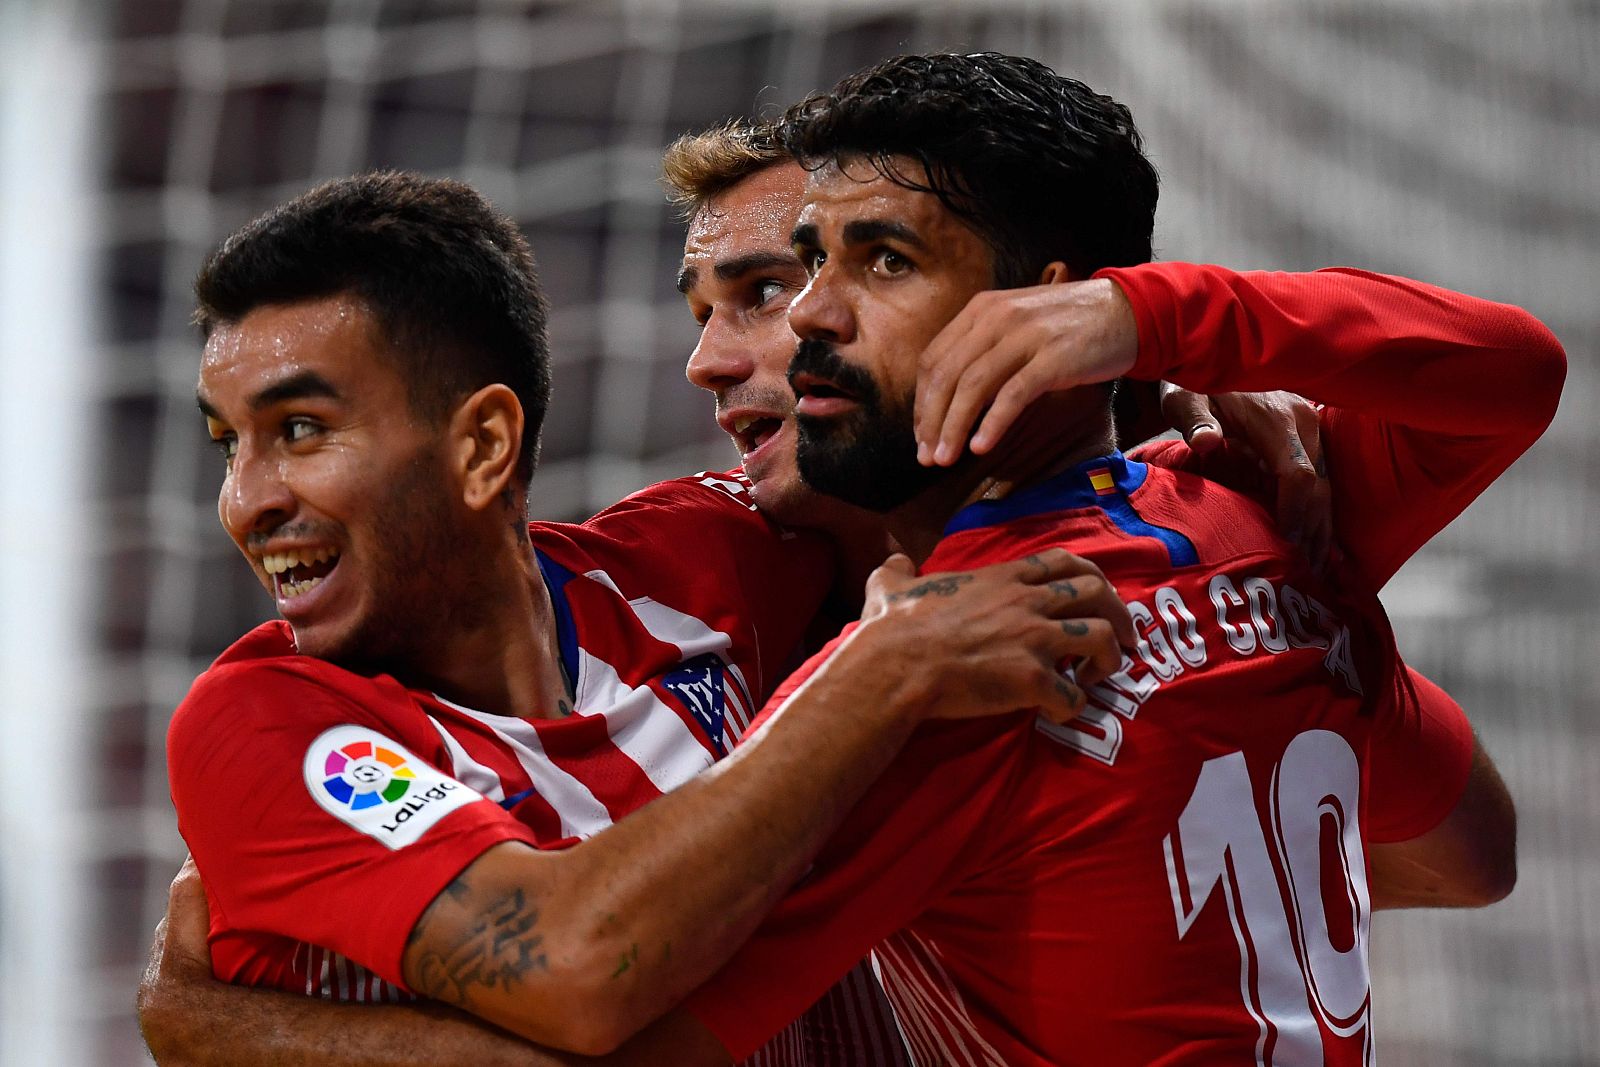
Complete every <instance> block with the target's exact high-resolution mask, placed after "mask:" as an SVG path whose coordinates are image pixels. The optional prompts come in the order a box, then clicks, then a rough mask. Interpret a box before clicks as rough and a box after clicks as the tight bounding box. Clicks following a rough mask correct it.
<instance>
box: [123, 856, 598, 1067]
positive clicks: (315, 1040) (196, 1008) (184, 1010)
mask: <svg viewBox="0 0 1600 1067" xmlns="http://www.w3.org/2000/svg"><path fill="white" fill-rule="evenodd" d="M206 928H207V915H206V899H205V890H204V888H203V887H202V886H201V884H200V874H199V872H198V871H197V870H196V869H195V866H194V862H193V861H192V860H191V861H188V862H186V863H185V864H184V865H183V869H182V870H181V871H179V872H178V876H177V877H176V878H175V879H173V882H172V890H171V892H170V893H169V895H168V898H167V915H166V918H164V919H163V920H162V921H161V925H160V926H158V927H157V928H156V938H155V946H154V948H153V949H152V951H151V955H150V963H149V965H148V967H147V968H146V969H145V975H144V980H143V981H142V982H141V983H140V985H139V997H138V1010H139V1027H140V1030H141V1031H142V1032H143V1033H144V1037H145V1041H146V1043H147V1044H148V1045H149V1046H150V1053H151V1055H153V1056H154V1057H155V1060H156V1062H157V1063H159V1064H161V1067H305V1065H306V1064H310V1063H316V1062H323V1063H329V1064H334V1063H337V1064H345V1065H349V1067H441V1065H445V1064H471V1065H472V1067H557V1065H560V1064H566V1063H573V1062H580V1061H579V1060H578V1058H576V1057H573V1056H571V1055H570V1054H560V1055H558V1054H554V1053H550V1054H546V1053H543V1052H540V1051H539V1050H538V1049H535V1048H534V1047H533V1046H531V1045H529V1044H527V1043H526V1042H524V1041H521V1040H519V1039H518V1038H515V1037H512V1036H511V1035H510V1034H507V1033H506V1032H505V1031H504V1030H500V1029H498V1028H496V1027H494V1026H490V1025H489V1024H488V1023H485V1022H482V1021H480V1020H478V1019H474V1018H473V1017H472V1016H470V1015H467V1014H465V1013H464V1012H460V1011H457V1010H455V1009H454V1008H448V1007H445V1006H444V1005H442V1004H433V1003H420V1004H413V1005H408V1006H400V1005H389V1004H382V1005H369V1004H337V1003H334V1002H332V1001H326V1000H320V999H314V998H311V997H303V996H297V995H295V994H293V993H280V992H278V991H276V990H268V989H248V988H246V987H244V986H235V985H228V984H226V983H224V982H219V981H217V980H216V979H215V978H213V977H212V976H211V955H210V953H209V951H208V950H207V947H206Z"/></svg>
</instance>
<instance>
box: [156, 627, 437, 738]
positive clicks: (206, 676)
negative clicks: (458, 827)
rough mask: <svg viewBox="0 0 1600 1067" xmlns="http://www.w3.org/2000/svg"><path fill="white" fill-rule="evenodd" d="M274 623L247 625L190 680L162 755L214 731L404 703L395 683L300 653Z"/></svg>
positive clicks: (271, 726)
mask: <svg viewBox="0 0 1600 1067" xmlns="http://www.w3.org/2000/svg"><path fill="white" fill-rule="evenodd" d="M277 625H278V624H274V623H268V624H267V625H266V626H263V627H259V628H257V629H256V630H253V631H251V633H249V634H247V635H245V637H243V638H241V639H240V640H239V641H238V642H235V643H234V645H233V646H231V647H230V648H229V649H228V650H227V651H226V652H224V653H223V654H222V655H221V656H220V657H218V659H217V661H216V662H215V663H213V664H212V665H211V667H210V668H208V669H207V670H206V671H205V672H204V673H203V674H201V675H200V676H199V677H198V678H196V679H195V681H194V684H193V685H192V686H191V687H190V689H189V693H188V695H187V696H185V697H184V699H183V702H182V703H181V704H179V705H178V709H177V712H176V713H175V714H174V715H173V718H172V724H171V726H170V728H169V731H168V746H169V758H177V757H180V756H181V755H182V753H183V752H184V751H186V749H187V747H188V746H191V745H194V744H196V743H200V742H204V743H205V745H206V747H211V745H213V744H214V743H215V742H216V740H217V739H218V737H219V735H227V736H238V737H253V738H258V739H259V738H265V737H270V736H272V735H274V734H281V733H285V732H293V733H296V734H303V733H305V732H306V731H308V730H309V731H311V732H316V731H319V730H321V729H324V728H326V727H327V726H330V725H333V724H334V723H335V722H336V721H352V720H364V721H373V722H382V721H385V720H386V719H392V718H393V714H394V709H395V708H397V707H402V706H405V707H409V706H410V705H409V701H408V699H407V696H406V692H405V690H404V688H403V687H401V686H400V684H399V683H398V682H395V681H394V680H393V679H390V678H387V677H377V678H369V677H366V676H364V675H359V674H355V673H353V672H351V671H347V670H345V669H343V668H341V667H338V666H335V665H334V664H332V663H328V662H326V661H325V660H319V659H315V658H313V657H311V656H302V655H300V654H299V653H297V652H295V651H294V650H293V645H292V643H291V642H288V641H286V639H285V637H284V634H283V633H280V632H277V630H276V627H277ZM286 631H287V628H286V627H285V628H284V632H286Z"/></svg>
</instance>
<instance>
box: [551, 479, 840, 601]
mask: <svg viewBox="0 0 1600 1067" xmlns="http://www.w3.org/2000/svg"><path fill="white" fill-rule="evenodd" d="M529 530H530V535H531V537H532V539H533V542H534V544H535V545H536V546H537V547H538V548H539V550H540V551H541V552H545V553H546V554H547V555H549V556H550V557H551V558H552V559H554V560H555V561H556V562H558V563H560V564H561V565H562V566H563V567H565V568H566V569H568V570H570V571H572V572H573V573H576V574H583V573H587V572H589V571H593V570H602V571H605V572H607V573H608V574H611V575H613V576H615V577H616V578H617V579H618V580H619V581H621V582H623V589H624V591H625V592H627V593H628V595H629V596H636V595H639V594H640V592H643V593H649V592H650V591H651V590H652V589H654V588H660V587H662V586H665V587H667V588H676V587H677V586H678V585H680V584H682V583H684V582H690V581H700V580H702V579H703V578H704V577H705V575H706V574H707V573H709V572H712V571H715V570H717V569H721V570H728V569H730V568H732V569H737V568H740V567H743V566H752V567H754V568H755V569H756V570H757V571H758V572H760V571H765V570H766V569H768V568H769V567H785V566H792V567H795V568H799V569H804V570H807V571H811V572H813V573H815V570H816V569H817V568H819V567H824V566H829V567H831V565H832V558H833V549H832V546H831V545H830V544H829V543H828V542H827V541H825V540H823V539H822V538H821V537H819V536H818V535H816V534H813V533H809V532H806V531H794V530H789V529H786V528H784V527H782V526H779V525H778V524H777V523H774V522H772V521H770V520H769V519H767V517H766V516H765V515H763V514H762V513H761V512H760V511H758V510H757V509H756V506H755V502H754V500H753V499H752V497H751V495H750V483H749V481H748V480H747V479H746V478H745V476H744V473H743V471H740V470H732V471H723V472H702V473H700V474H695V475H690V476H689V477H685V478H675V479H672V480H670V481H664V482H657V483H656V484H654V485H650V486H646V487H645V488H643V489H641V490H639V491H638V492H636V493H632V494H630V495H629V496H627V497H624V498H623V499H622V500H621V501H619V502H617V503H616V504H613V505H612V506H611V507H608V508H606V509H605V510H604V511H601V512H600V513H598V514H597V515H595V516H594V517H593V518H591V519H589V520H587V521H585V522H582V523H544V522H535V523H532V524H530V526H529Z"/></svg>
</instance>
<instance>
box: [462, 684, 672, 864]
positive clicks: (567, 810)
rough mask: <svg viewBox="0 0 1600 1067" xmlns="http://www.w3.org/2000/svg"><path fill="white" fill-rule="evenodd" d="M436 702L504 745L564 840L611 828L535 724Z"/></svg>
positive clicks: (607, 817) (600, 807) (607, 816)
mask: <svg viewBox="0 0 1600 1067" xmlns="http://www.w3.org/2000/svg"><path fill="white" fill-rule="evenodd" d="M435 698H436V699H437V700H438V701H439V702H440V703H441V704H448V705H449V706H450V707H452V708H455V709H456V710H457V711H459V712H461V714H463V715H466V716H469V717H471V718H473V719H476V720H477V721H478V722H481V723H483V724H484V725H485V726H487V727H488V728H489V729H491V730H493V731H494V734H495V736H496V737H498V738H499V739H500V740H501V741H503V742H505V744H506V747H507V748H509V749H510V750H511V753H512V755H514V756H515V757H516V759H517V762H518V763H519V764H521V765H522V769H523V770H524V771H526V772H527V774H528V777H529V779H531V780H532V782H533V786H534V788H535V789H537V790H538V791H539V795H540V796H541V797H543V798H544V800H545V801H546V802H547V803H548V804H549V805H550V806H551V807H552V808H554V809H555V812H556V814H557V815H559V816H560V817H561V833H562V836H564V837H593V836H594V835H595V834H597V833H599V832H600V831H601V830H604V829H605V828H606V827H608V826H610V825H611V813H610V812H609V811H607V810H606V806H605V805H604V804H602V803H600V801H599V800H598V799H596V797H595V795H594V794H593V793H591V792H590V791H589V787H588V786H586V785H584V784H583V783H582V782H580V781H579V780H578V779H577V778H575V777H573V776H572V775H571V774H568V773H567V772H566V771H564V770H562V769H561V768H560V767H558V766H556V764H555V762H554V761H553V760H551V758H550V757H549V756H548V755H546V754H545V750H544V743H543V742H542V741H540V740H539V731H538V730H536V729H534V725H533V723H531V722H528V721H527V720H525V719H513V718H511V717H510V716H507V715H491V714H490V713H489V712H486V711H474V710H473V709H471V708H464V707H462V706H461V705H460V704H452V703H451V702H450V701H448V700H445V699H444V698H443V697H439V696H437V694H435ZM674 718H676V716H674ZM696 747H698V746H696Z"/></svg>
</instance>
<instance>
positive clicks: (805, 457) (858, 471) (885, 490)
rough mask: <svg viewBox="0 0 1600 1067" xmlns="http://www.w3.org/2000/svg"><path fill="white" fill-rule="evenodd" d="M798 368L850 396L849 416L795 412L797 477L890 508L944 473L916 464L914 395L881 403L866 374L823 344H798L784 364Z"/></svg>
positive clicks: (850, 500) (871, 507)
mask: <svg viewBox="0 0 1600 1067" xmlns="http://www.w3.org/2000/svg"><path fill="white" fill-rule="evenodd" d="M799 373H809V374H815V375H818V376H819V377H825V378H828V379H829V380H831V381H833V382H834V383H836V384H837V385H838V386H839V388H840V389H842V390H844V391H845V392H847V393H849V394H851V395H852V396H854V397H855V399H856V402H857V406H856V409H855V410H854V411H852V412H850V413H849V414H847V415H839V416H832V417H828V418H818V417H816V416H809V415H800V414H797V415H796V417H795V424H796V426H797V427H798V429H799V435H798V437H797V439H796V445H795V459H796V462H797V464H798V465H799V468H800V477H801V478H803V479H805V482H806V484H807V485H809V486H811V488H813V489H815V490H817V492H819V493H826V494H827V495H828V496H832V497H838V498H839V499H840V500H843V501H844V502H845V503H847V504H853V505H855V506H856V507H858V508H866V509H867V510H868V511H876V512H880V513H882V512H887V511H893V510H894V509H895V508H898V507H900V506H901V505H902V504H904V503H906V502H907V501H909V500H911V499H913V498H914V497H916V496H918V495H920V494H921V493H922V492H923V491H924V490H926V489H928V488H929V487H930V486H932V485H933V484H934V483H935V482H937V481H938V480H939V479H940V478H942V477H943V476H944V475H945V474H946V473H947V471H946V469H944V468H940V467H924V466H923V465H922V464H920V463H918V462H917V442H916V431H915V423H914V421H913V407H914V404H915V401H916V397H915V395H914V394H910V393H908V394H907V395H906V396H904V397H902V398H900V400H899V402H898V403H889V402H886V401H885V400H884V398H883V391H882V390H881V389H879V388H878V383H877V382H876V381H874V380H873V378H872V375H870V374H869V373H867V372H866V371H865V370H862V369H861V368H860V367H858V366H856V365H854V364H852V363H847V362H845V361H844V359H842V358H841V357H840V356H839V353H838V352H836V351H835V350H834V348H833V346H832V345H830V344H828V343H827V342H825V341H801V342H800V345H799V347H798V348H796V349H795V353H794V359H792V360H791V361H790V363H789V376H790V380H791V381H793V379H794V375H796V374H799Z"/></svg>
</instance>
